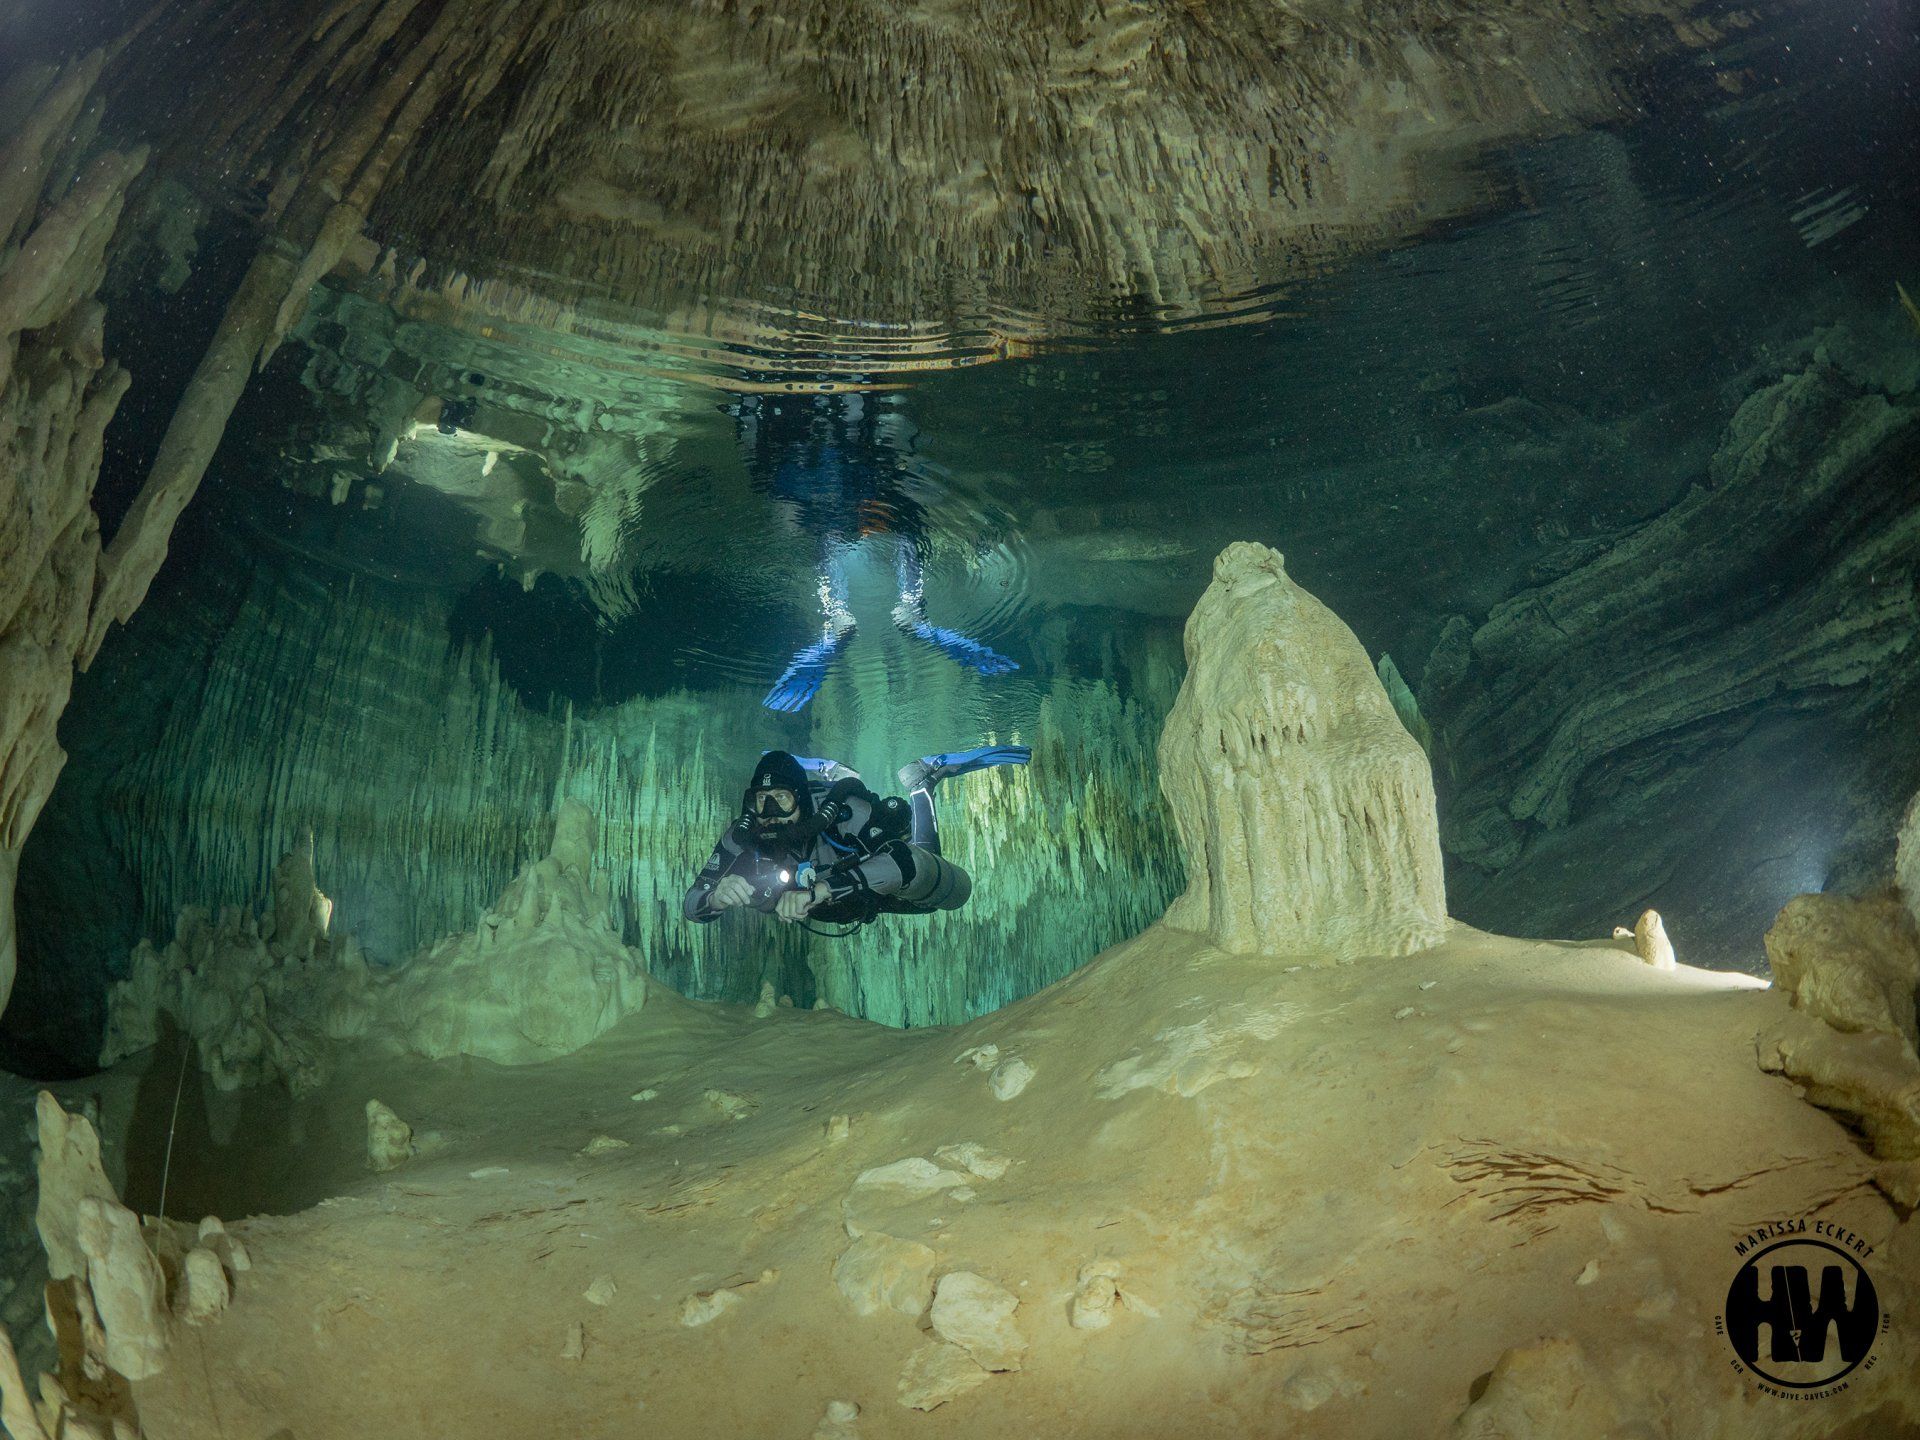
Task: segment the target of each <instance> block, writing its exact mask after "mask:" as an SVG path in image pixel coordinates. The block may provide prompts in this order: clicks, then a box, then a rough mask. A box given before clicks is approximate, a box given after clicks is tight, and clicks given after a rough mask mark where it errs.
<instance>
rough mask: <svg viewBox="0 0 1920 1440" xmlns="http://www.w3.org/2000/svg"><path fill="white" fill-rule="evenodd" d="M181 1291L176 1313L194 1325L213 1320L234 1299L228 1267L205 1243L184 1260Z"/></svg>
mask: <svg viewBox="0 0 1920 1440" xmlns="http://www.w3.org/2000/svg"><path fill="white" fill-rule="evenodd" d="M179 1290H180V1293H179V1295H178V1296H177V1297H175V1301H174V1309H175V1312H176V1313H177V1314H178V1315H179V1316H180V1318H181V1319H183V1320H186V1321H189V1322H191V1323H193V1324H199V1323H201V1322H203V1321H206V1320H211V1319H212V1318H213V1317H214V1316H215V1315H218V1314H219V1313H220V1312H221V1311H222V1310H224V1309H226V1308H227V1304H228V1302H229V1301H231V1300H232V1299H233V1287H232V1286H231V1285H229V1284H228V1282H227V1267H226V1266H224V1265H222V1264H221V1263H220V1257H219V1256H218V1255H216V1254H215V1253H214V1252H213V1251H211V1250H209V1249H208V1248H207V1247H206V1246H204V1245H196V1246H194V1247H193V1249H191V1250H189V1251H188V1252H187V1256H186V1259H185V1260H183V1261H181V1262H180V1286H179Z"/></svg>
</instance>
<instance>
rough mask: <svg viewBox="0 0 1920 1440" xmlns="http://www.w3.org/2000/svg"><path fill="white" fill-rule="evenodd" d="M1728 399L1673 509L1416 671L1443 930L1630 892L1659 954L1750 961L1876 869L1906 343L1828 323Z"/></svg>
mask: <svg viewBox="0 0 1920 1440" xmlns="http://www.w3.org/2000/svg"><path fill="white" fill-rule="evenodd" d="M1728 408H1729V410H1730V411H1731V415H1730V418H1729V419H1728V421H1727V423H1726V427H1725V429H1724V431H1723V432H1722V435H1721V439H1720V442H1719V445H1718V447H1717V448H1716V450H1715V453H1714V455H1713V458H1712V460H1711V462H1710V463H1709V465H1708V467H1707V473H1706V474H1705V475H1704V476H1702V477H1700V479H1699V481H1698V483H1696V484H1695V485H1694V486H1693V487H1692V488H1691V489H1690V490H1689V492H1688V493H1687V494H1686V495H1685V496H1684V497H1683V498H1682V499H1680V500H1679V501H1678V503H1676V504H1675V505H1674V506H1673V507H1672V508H1671V509H1669V510H1667V511H1666V512H1665V513H1663V514H1661V515H1659V516H1657V517H1656V518H1654V519H1653V520H1651V521H1649V522H1648V523H1646V524H1644V525H1641V526H1637V527H1634V528H1632V529H1631V530H1629V531H1627V532H1625V533H1623V534H1621V535H1620V536H1618V537H1617V538H1616V539H1615V540H1614V541H1613V542H1612V543H1610V544H1606V545H1603V546H1599V547H1596V548H1595V549H1594V550H1593V552H1592V553H1591V554H1590V555H1589V556H1588V557H1586V558H1585V559H1584V560H1583V561H1582V562H1581V563H1578V564H1574V565H1572V566H1570V567H1569V568H1568V569H1567V571H1566V572H1565V573H1564V574H1562V575H1560V576H1558V577H1556V578H1553V579H1550V580H1548V581H1547V582H1546V583H1544V584H1539V585H1534V586H1529V587H1526V588H1523V589H1522V590H1520V591H1519V592H1518V593H1517V594H1515V595H1513V596H1511V597H1510V598H1508V599H1506V600H1504V601H1502V602H1501V603H1500V604H1498V605H1496V606H1494V607H1493V609H1492V611H1491V612H1490V613H1489V614H1488V615H1487V616H1486V617H1485V619H1484V620H1483V621H1480V622H1478V623H1475V622H1474V621H1472V620H1470V619H1469V618H1467V617H1465V616H1461V617H1456V618H1455V619H1453V620H1451V621H1450V622H1448V624H1447V626H1446V628H1445V629H1444V631H1443V633H1442V635H1441V638H1440V641H1439V643H1438V644H1437V645H1436V647H1435V649H1434V651H1433V653H1432V654H1431V656H1429V658H1428V659H1427V661H1426V664H1425V667H1424V674H1423V678H1422V683H1421V691H1420V703H1421V708H1422V710H1423V712H1424V713H1425V714H1426V715H1427V716H1428V718H1429V720H1430V721H1431V722H1432V724H1433V725H1434V728H1435V730H1436V733H1437V734H1438V736H1439V737H1440V751H1439V763H1440V768H1441V771H1442V792H1443V796H1444V797H1445V802H1446V803H1445V806H1444V810H1443V829H1442V837H1443V841H1444V843H1445V846H1446V849H1447V852H1448V854H1449V856H1450V857H1451V859H1452V860H1453V862H1454V874H1453V876H1452V879H1451V881H1450V893H1451V894H1452V896H1453V897H1454V899H1455V902H1456V905H1457V907H1458V911H1459V913H1460V914H1461V915H1462V916H1463V917H1465V918H1467V919H1470V920H1473V921H1475V923H1479V924H1484V925H1488V926H1495V925H1498V926H1500V927H1502V928H1504V929H1506V930H1508V931H1510V932H1511V933H1520V934H1540V935H1545V934H1554V933H1561V930H1560V929H1558V928H1556V927H1564V926H1567V925H1569V924H1572V923H1578V922H1584V923H1586V924H1588V925H1592V924H1595V923H1596V922H1604V921H1605V919H1606V911H1607V907H1608V906H1609V905H1611V906H1612V907H1613V912H1614V914H1615V915H1616V916H1618V917H1619V918H1620V919H1622V920H1625V921H1629V922H1630V920H1631V918H1632V914H1633V913H1634V912H1635V911H1636V910H1637V909H1638V908H1640V907H1642V906H1643V905H1648V904H1653V905H1656V906H1659V907H1660V908H1662V909H1663V910H1666V911H1667V913H1668V914H1669V923H1670V925H1672V926H1673V928H1674V933H1675V939H1676V942H1677V943H1679V944H1680V945H1681V947H1682V953H1683V956H1684V958H1687V959H1689V960H1694V961H1703V962H1706V963H1711V964H1718V965H1727V966H1734V967H1738V968H1742V969H1748V970H1753V971H1761V970H1762V968H1763V966H1764V956H1763V954H1762V952H1761V950H1760V947H1759V945H1758V937H1759V935H1760V933H1761V932H1762V931H1763V930H1764V929H1765V926H1766V923H1767V921H1768V920H1769V919H1770V918H1771V916H1772V914H1773V912H1774V911H1775V910H1776V909H1777V908H1778V907H1779V905H1780V904H1781V903H1782V902H1783V901H1784V900H1785V899H1786V898H1788V897H1789V896H1791V895H1792V894H1794V893H1796V892H1798V891H1800V890H1817V889H1821V888H1824V887H1826V886H1827V885H1829V884H1830V883H1841V884H1848V885H1858V884H1861V883H1864V882H1865V881H1868V880H1870V879H1873V878H1879V877H1878V875H1877V871H1878V869H1879V868H1880V867H1883V866H1884V865H1885V863H1886V862H1887V860H1888V858H1889V857H1890V856H1891V854H1892V839H1893V833H1894V827H1895V824H1896V823H1897V820H1898V815H1897V812H1896V807H1897V804H1898V802H1899V799H1900V797H1903V796H1905V795H1907V794H1908V793H1910V792H1911V790H1912V789H1913V788H1914V783H1915V781H1916V780H1917V779H1920V745H1916V743H1915V741H1914V736H1915V735H1916V734H1920V336H1916V335H1915V334H1914V333H1913V329H1912V327H1911V326H1910V325H1909V324H1908V323H1907V322H1906V320H1905V318H1904V317H1903V316H1901V315H1900V314H1899V313H1898V311H1897V310H1896V309H1895V308H1894V307H1891V306H1888V307H1884V308H1883V309H1882V310H1881V311H1880V312H1879V313H1867V314H1859V315H1854V316H1851V317H1849V319H1848V321H1847V322H1846V323H1843V324H1836V325H1832V326H1828V327H1824V328H1822V329H1820V330H1817V331H1815V332H1814V333H1813V334H1811V335H1810V336H1808V337H1806V338H1805V339H1804V340H1803V341H1802V342H1801V343H1800V344H1799V345H1797V346H1794V347H1792V348H1790V349H1788V350H1786V351H1785V352H1783V353H1781V354H1779V355H1778V356H1777V357H1776V358H1775V360H1774V362H1773V363H1772V364H1771V365H1770V366H1768V367H1766V368H1764V369H1762V370H1760V371H1759V372H1757V373H1755V374H1754V375H1752V376H1751V377H1749V380H1748V385H1747V389H1746V390H1745V392H1744V393H1741V394H1736V395H1733V396H1731V397H1730V398H1729V402H1728Z"/></svg>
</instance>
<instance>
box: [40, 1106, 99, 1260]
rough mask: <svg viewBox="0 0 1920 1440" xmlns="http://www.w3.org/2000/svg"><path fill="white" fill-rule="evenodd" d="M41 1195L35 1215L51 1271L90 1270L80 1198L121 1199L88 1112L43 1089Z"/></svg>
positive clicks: (41, 1109)
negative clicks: (70, 1108)
mask: <svg viewBox="0 0 1920 1440" xmlns="http://www.w3.org/2000/svg"><path fill="white" fill-rule="evenodd" d="M36 1118H37V1120H38V1124H39V1142H40V1167H39V1180H40V1200H39V1205H38V1207H37V1209H36V1210H35V1212H34V1221H35V1224H36V1225H37V1227H38V1228H39V1231H40V1243H41V1244H42V1245H43V1246H44V1247H45V1248H46V1252H47V1273H48V1274H49V1275H50V1276H52V1278H53V1279H55V1280H66V1279H69V1278H71V1277H73V1276H77V1275H85V1274H86V1273H87V1256H86V1252H85V1251H84V1250H83V1249H81V1246H80V1237H79V1233H78V1223H79V1214H80V1202H81V1201H82V1200H87V1199H95V1200H118V1199H119V1197H118V1195H116V1194H115V1192H114V1188H113V1185H112V1182H110V1181H109V1180H108V1179H107V1174H106V1171H105V1170H104V1169H103V1168H102V1167H101V1164H100V1137H99V1135H98V1134H96V1133H95V1131H94V1128H93V1126H92V1125H91V1124H90V1123H89V1122H88V1121H87V1119H86V1117H85V1116H82V1115H70V1114H68V1113H67V1112H66V1111H65V1110H63V1109H61V1108H60V1102H59V1101H58V1100H56V1099H54V1098H53V1096H52V1095H51V1094H49V1093H48V1092H47V1091H45V1090H42V1091H41V1092H40V1094H39V1097H38V1100H37V1103H36Z"/></svg>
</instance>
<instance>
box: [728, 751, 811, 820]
mask: <svg viewBox="0 0 1920 1440" xmlns="http://www.w3.org/2000/svg"><path fill="white" fill-rule="evenodd" d="M756 790H791V791H792V792H793V794H794V799H795V802H796V803H797V805H798V806H799V808H798V809H797V810H796V811H795V812H794V816H793V819H792V820H790V821H788V822H787V825H788V826H789V827H791V826H795V825H799V824H801V823H803V822H805V821H807V820H810V819H812V818H813V791H812V790H811V789H809V788H808V785H807V767H806V766H804V765H802V764H801V763H800V762H799V760H797V759H795V758H794V757H793V756H792V755H789V754H788V753H787V752H786V751H784V750H769V751H767V753H766V754H764V755H762V756H761V757H760V763H759V764H758V765H756V766H754V767H753V779H752V780H750V781H748V782H747V788H746V790H745V792H744V793H743V794H742V795H741V796H740V813H741V814H743V815H749V816H750V815H751V814H752V813H753V796H754V792H755V791H756Z"/></svg>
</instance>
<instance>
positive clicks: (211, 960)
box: [101, 801, 648, 1168]
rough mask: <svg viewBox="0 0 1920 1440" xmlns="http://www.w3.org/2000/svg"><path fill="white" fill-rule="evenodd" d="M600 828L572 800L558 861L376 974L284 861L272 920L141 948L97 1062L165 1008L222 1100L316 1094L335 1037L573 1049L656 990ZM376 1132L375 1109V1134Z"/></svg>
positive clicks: (213, 925)
mask: <svg viewBox="0 0 1920 1440" xmlns="http://www.w3.org/2000/svg"><path fill="white" fill-rule="evenodd" d="M595 828H596V826H595V821H594V817H593V815H592V813H591V812H590V811H589V810H588V809H587V807H586V806H585V805H583V804H581V803H580V802H579V801H567V802H566V803H564V804H563V805H562V806H561V807H560V810H559V813H558V814H557V815H556V817H555V820H554V832H553V841H552V847H551V849H550V851H549V853H548V854H547V855H546V856H545V857H544V858H542V859H539V860H535V861H533V862H531V863H529V864H528V865H527V866H526V867H524V868H523V869H522V870H521V872H520V874H519V875H518V876H517V877H516V878H515V879H514V881H513V883H512V884H510V885H509V886H508V887H507V888H506V890H505V891H504V892H503V893H502V894H501V896H500V898H499V899H498V900H497V901H496V902H495V904H494V905H493V906H492V908H490V909H489V910H487V911H486V912H485V913H483V914H482V915H481V917H480V922H479V925H478V927H477V928H476V929H475V930H473V931H471V932H469V933H466V934H462V935H455V936H450V937H448V938H447V939H444V940H441V941H440V942H438V943H437V944H435V945H433V946H430V947H429V948H428V949H426V950H425V951H423V952H421V953H420V954H418V955H416V956H415V957H414V958H413V959H412V960H411V961H410V962H409V963H407V964H406V965H404V966H401V967H400V968H399V969H398V970H397V971H396V972H391V973H379V974H376V973H374V972H373V971H371V970H370V969H369V967H368V966H367V963H366V961H365V958H364V957H363V956H362V955H361V953H360V950H359V947H358V946H357V945H356V944H355V943H354V941H353V939H352V937H351V936H340V937H335V936H333V935H331V934H330V932H329V926H330V922H331V917H332V907H331V903H330V902H329V901H328V900H327V897H326V896H324V895H322V894H321V893H320V892H319V890H318V888H317V887H316V886H315V884H314V881H313V867H312V860H311V856H310V854H309V853H308V851H307V850H306V849H305V848H304V847H302V848H297V849H295V850H293V851H290V852H289V853H288V854H287V855H286V856H285V857H283V859H282V861H281V863H280V865H279V866H278V867H277V868H276V870H275V876H274V882H273V887H272V889H273V903H272V906H271V908H270V909H269V911H268V915H267V920H266V923H265V924H264V925H263V924H261V923H259V922H257V921H256V920H255V919H254V918H253V916H252V915H251V914H249V913H247V912H245V911H242V910H239V909H234V908H229V909H227V910H224V911H222V913H221V915H220V916H219V918H218V919H217V920H215V921H211V922H210V921H209V919H208V917H207V915H206V913H205V912H204V911H201V910H197V909H189V910H187V911H185V912H183V913H182V915H181V917H180V922H179V926H178V929H177V931H176V934H175V938H174V940H173V943H172V944H170V945H168V946H167V947H166V949H165V950H164V951H156V950H155V949H154V948H153V946H151V945H149V944H147V943H146V942H144V941H143V942H142V943H141V946H140V948H139V949H138V950H137V951H136V952H135V954H134V957H133V963H132V972H131V974H130V975H129V976H128V977H127V979H125V980H123V981H120V982H118V983H116V984H115V985H114V986H113V987H112V988H111V990H110V991H109V995H108V1012H107V1033H106V1040H105V1043H104V1046H103V1049H102V1051H101V1063H102V1064H107V1065H110V1064H113V1063H115V1062H116V1061H118V1060H121V1059H124V1058H125V1057H126V1056H128V1055H131V1054H134V1053H136V1052H138V1051H139V1050H142V1049H145V1048H147V1047H148V1046H151V1045H153V1044H154V1043H155V1042H156V1039H157V1037H158V1035H159V1032H160V1027H159V1023H158V1017H159V1016H160V1015H161V1014H168V1015H171V1016H173V1017H174V1019H175V1020H176V1021H177V1022H178V1023H179V1024H180V1026H181V1028H182V1029H183V1030H184V1031H185V1032H186V1034H187V1035H188V1036H189V1037H191V1038H192V1039H193V1040H194V1042H195V1046H196V1050H197V1053H198V1055H199V1058H200V1063H201V1065H202V1066H203V1067H204V1068H205V1069H206V1071H207V1073H208V1074H210V1075H211V1076H212V1077H213V1079H214V1083H215V1084H216V1085H217V1086H218V1087H220V1088H221V1089H227V1090H231V1089H236V1088H238V1087H240V1086H242V1085H249V1084H258V1083H260V1082H262V1081H265V1080H272V1079H283V1080H285V1081H286V1082H287V1083H288V1085H289V1086H290V1087H291V1088H292V1089H293V1090H294V1091H295V1093H305V1092H307V1091H309V1090H312V1089H313V1088H315V1087H316V1086H318V1085H319V1084H320V1083H321V1082H322V1080H323V1079H324V1078H325V1076H326V1074H327V1073H328V1060H327V1056H328V1053H329V1051H330V1049H331V1047H332V1043H333V1042H337V1041H340V1040H345V1039H358V1038H366V1039H370V1040H372V1041H374V1042H376V1043H379V1044H382V1045H386V1046H389V1047H394V1048H400V1049H405V1050H409V1051H411V1052H413V1053H414V1054H418V1055H424V1056H426V1057H428V1058H429V1059H439V1058H441V1057H444V1056H448V1055H477V1056H481V1057H483V1058H485V1059H489V1060H494V1061H496V1062H498V1063H500V1064H506V1065H518V1064H531V1063H533V1062H535V1061H538V1060H544V1059H550V1058H552V1057H553V1056H555V1055H564V1054H569V1053H571V1052H572V1051H574V1050H577V1049H579V1048H580V1047H581V1046H582V1045H585V1044H586V1043H587V1042H588V1041H589V1040H592V1039H593V1038H594V1037H595V1036H597V1035H599V1034H601V1033H602V1032H604V1031H605V1030H606V1029H607V1028H608V1027H609V1026H610V1025H612V1024H613V1023H614V1022H615V1021H617V1020H619V1019H620V1018H621V1017H622V1016H623V1015H629V1014H632V1013H633V1012H634V1011H636V1010H638V1009H639V1008H640V1007H641V1006H642V1005H643V1004H644V1003H645V1000H646V993H647V991H646V986H647V984H648V981H647V978H646V974H645V971H644V968H643V966H642V964H641V961H640V957H639V955H638V954H636V953H635V952H634V951H632V950H629V949H628V948H627V947H626V946H625V945H623V944H622V943H621V941H620V936H619V932H618V931H617V930H616V929H615V928H614V926H613V924H612V921H611V918H610V914H609V905H608V896H607V883H606V876H605V874H604V872H602V871H601V870H600V869H599V868H598V867H597V866H596V865H595V863H594V832H595ZM376 1103H377V1102H376ZM381 1123H382V1122H380V1121H379V1120H378V1119H377V1117H374V1116H373V1115H371V1114H370V1115H369V1125H370V1128H380V1126H381ZM393 1133H394V1134H397V1132H393ZM391 1142H392V1136H391V1135H389V1134H388V1132H387V1130H385V1129H382V1131H381V1138H380V1139H379V1142H378V1144H377V1145H376V1144H375V1137H374V1136H373V1135H372V1134H370V1137H369V1145H370V1150H369V1158H370V1162H371V1161H372V1159H373V1157H374V1153H375V1151H376V1150H377V1151H378V1153H379V1155H380V1156H382V1157H384V1158H391V1157H392V1153H393V1152H392V1143H391ZM376 1168H378V1167H377V1166H376Z"/></svg>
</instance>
